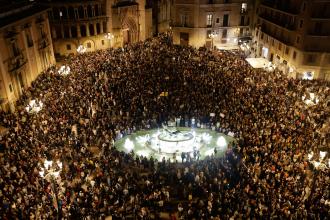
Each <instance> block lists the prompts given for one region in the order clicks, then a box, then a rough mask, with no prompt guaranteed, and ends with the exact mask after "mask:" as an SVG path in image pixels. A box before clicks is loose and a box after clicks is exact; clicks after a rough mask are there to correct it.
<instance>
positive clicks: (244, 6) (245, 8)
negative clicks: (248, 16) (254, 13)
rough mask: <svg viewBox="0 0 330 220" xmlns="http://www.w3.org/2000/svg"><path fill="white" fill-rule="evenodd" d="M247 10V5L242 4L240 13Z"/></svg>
mask: <svg viewBox="0 0 330 220" xmlns="http://www.w3.org/2000/svg"><path fill="white" fill-rule="evenodd" d="M246 10H247V3H242V8H241V12H242V13H244V12H246Z"/></svg>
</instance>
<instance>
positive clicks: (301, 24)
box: [299, 20, 304, 28]
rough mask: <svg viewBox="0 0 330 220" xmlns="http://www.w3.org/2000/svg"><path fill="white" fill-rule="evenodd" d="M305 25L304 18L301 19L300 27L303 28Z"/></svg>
mask: <svg viewBox="0 0 330 220" xmlns="http://www.w3.org/2000/svg"><path fill="white" fill-rule="evenodd" d="M303 25H304V20H300V23H299V27H300V28H302V26H303Z"/></svg>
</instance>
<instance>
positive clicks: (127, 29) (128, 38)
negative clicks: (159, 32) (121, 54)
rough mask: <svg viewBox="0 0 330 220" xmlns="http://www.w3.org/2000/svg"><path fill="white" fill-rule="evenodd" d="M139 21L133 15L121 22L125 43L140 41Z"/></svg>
mask: <svg viewBox="0 0 330 220" xmlns="http://www.w3.org/2000/svg"><path fill="white" fill-rule="evenodd" d="M137 25H138V24H137V21H136V19H134V18H133V17H131V16H126V17H125V18H124V19H123V21H122V24H121V27H122V35H123V44H124V45H125V44H129V43H135V42H137V41H139V31H138V28H137Z"/></svg>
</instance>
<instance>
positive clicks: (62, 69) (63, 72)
mask: <svg viewBox="0 0 330 220" xmlns="http://www.w3.org/2000/svg"><path fill="white" fill-rule="evenodd" d="M70 70H71V69H70V67H69V66H65V65H63V66H61V67H60V69H59V70H58V71H57V72H58V73H59V74H60V75H63V76H66V75H69V74H70Z"/></svg>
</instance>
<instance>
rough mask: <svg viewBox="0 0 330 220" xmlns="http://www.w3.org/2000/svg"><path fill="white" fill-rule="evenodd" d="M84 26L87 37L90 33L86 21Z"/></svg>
mask: <svg viewBox="0 0 330 220" xmlns="http://www.w3.org/2000/svg"><path fill="white" fill-rule="evenodd" d="M85 26H86V36H87V37H89V36H90V33H89V24H88V23H86V24H85Z"/></svg>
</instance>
